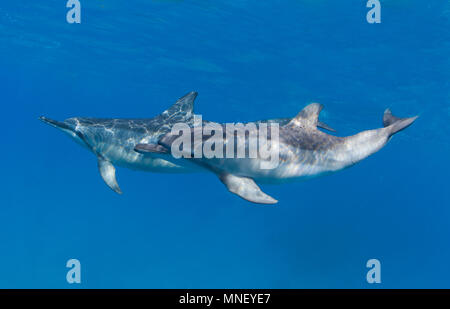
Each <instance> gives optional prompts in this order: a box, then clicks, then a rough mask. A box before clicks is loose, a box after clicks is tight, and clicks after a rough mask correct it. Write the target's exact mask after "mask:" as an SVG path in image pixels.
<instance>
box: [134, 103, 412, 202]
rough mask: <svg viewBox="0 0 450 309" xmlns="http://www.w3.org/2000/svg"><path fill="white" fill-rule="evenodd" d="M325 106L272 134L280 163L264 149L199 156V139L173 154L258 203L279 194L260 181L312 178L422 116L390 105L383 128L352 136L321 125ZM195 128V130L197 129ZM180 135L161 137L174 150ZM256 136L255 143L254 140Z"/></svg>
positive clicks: (144, 149)
mask: <svg viewBox="0 0 450 309" xmlns="http://www.w3.org/2000/svg"><path fill="white" fill-rule="evenodd" d="M322 108H323V106H322V105H321V104H318V103H312V104H310V105H308V106H306V107H305V108H304V109H303V110H302V111H301V112H300V113H299V114H298V115H297V116H296V117H295V118H293V119H292V120H290V121H289V122H288V123H286V124H285V125H283V126H280V127H279V134H278V135H277V138H276V139H275V138H273V136H272V134H268V135H269V142H270V144H271V147H275V148H274V149H276V150H277V151H278V154H279V160H278V164H277V165H276V167H274V168H270V169H262V168H261V163H262V162H263V161H267V160H269V158H262V157H261V156H260V155H259V153H258V156H256V157H254V158H249V157H248V156H247V157H245V158H237V156H235V157H234V158H225V156H224V158H217V157H212V158H211V157H210V158H205V157H204V156H203V157H201V158H195V157H193V156H192V151H190V149H194V147H195V144H192V145H190V146H191V147H189V148H188V150H189V151H186V152H185V153H183V158H180V159H175V158H173V157H172V160H171V161H172V162H173V163H175V164H177V163H178V164H181V163H180V162H181V161H183V160H184V161H187V160H188V161H190V162H194V163H196V164H197V165H199V166H201V167H203V168H206V169H208V170H210V171H212V172H213V173H215V174H217V176H218V177H219V179H220V180H221V181H222V182H223V183H224V184H225V186H226V187H227V188H228V190H229V191H230V192H232V193H234V194H236V195H238V196H240V197H241V198H243V199H245V200H247V201H250V202H254V203H260V204H274V203H277V200H276V199H274V198H272V197H271V196H269V195H267V194H265V193H264V192H262V190H261V189H260V188H259V187H258V185H257V184H256V182H261V183H263V182H266V183H274V182H275V183H276V182H285V181H290V180H299V179H307V178H309V177H315V176H319V175H323V174H327V173H331V172H336V171H339V170H342V169H344V168H347V167H349V166H352V165H354V164H355V163H357V162H359V161H361V160H363V159H364V158H367V157H368V156H370V155H371V154H373V153H375V152H377V151H378V150H380V149H381V148H383V147H384V145H386V143H387V142H388V141H389V139H390V138H391V137H392V135H394V134H395V133H397V132H399V131H401V130H403V129H405V128H406V127H408V126H409V125H411V124H412V123H413V122H414V120H415V119H416V118H417V117H411V118H397V117H395V116H393V115H392V113H391V112H390V110H389V109H387V110H386V111H385V113H384V116H383V127H382V128H379V129H375V130H368V131H363V132H360V133H358V134H356V135H353V136H348V137H338V136H334V135H329V134H327V133H324V132H322V131H320V130H318V129H317V127H318V125H319V124H321V123H320V122H319V120H318V118H319V113H320V111H321V110H322ZM222 127H223V132H225V131H226V128H225V126H224V125H222ZM321 127H322V128H324V127H325V128H328V129H330V128H329V127H328V126H326V125H324V124H321ZM254 130H257V128H255V129H254ZM253 133H254V134H252V132H249V134H248V138H247V137H246V138H245V140H244V141H243V142H244V143H245V147H246V153H248V150H249V145H251V144H252V139H256V138H257V136H258V133H257V132H253ZM190 134H193V129H191V132H190ZM180 136H181V135H174V134H172V133H168V134H166V135H164V136H163V137H162V138H161V139H160V140H159V142H158V143H159V144H160V145H161V146H163V147H164V148H165V151H166V152H169V151H170V150H171V146H172V145H173V143H174V142H175V141H176V140H177V138H179V137H180ZM211 136H213V135H210V136H203V139H202V140H200V143H201V144H203V145H204V143H205V142H206V141H207V140H208V139H209V138H211ZM274 136H275V135H274ZM238 142H239V141H238ZM253 142H254V143H253V145H254V144H255V141H253ZM230 143H233V145H234V143H235V140H234V139H228V138H227V137H226V135H225V134H224V139H223V146H224V152H225V151H226V150H225V149H226V148H227V146H228V145H229V144H230ZM183 147H184V145H183ZM235 148H236V147H234V146H233V148H232V149H234V150H235ZM136 150H137V151H139V152H141V153H143V154H146V153H147V154H151V153H154V149H152V147H148V146H147V145H145V144H139V145H137V146H136ZM182 151H183V150H182Z"/></svg>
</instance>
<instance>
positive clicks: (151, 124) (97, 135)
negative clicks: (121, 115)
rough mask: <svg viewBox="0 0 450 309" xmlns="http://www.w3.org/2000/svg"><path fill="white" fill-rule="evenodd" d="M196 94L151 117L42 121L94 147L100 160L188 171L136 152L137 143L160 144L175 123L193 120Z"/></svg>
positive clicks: (139, 167)
mask: <svg viewBox="0 0 450 309" xmlns="http://www.w3.org/2000/svg"><path fill="white" fill-rule="evenodd" d="M196 96H197V93H195V92H191V93H189V94H187V95H185V96H184V97H182V98H181V99H179V100H178V101H177V102H176V103H175V104H174V105H173V106H172V107H171V108H170V109H168V110H166V111H165V112H163V113H162V114H160V115H158V116H156V117H154V118H149V119H98V118H78V117H77V118H69V119H67V120H65V121H64V122H59V121H55V120H51V119H48V118H45V117H41V120H42V121H44V122H46V123H48V124H50V125H52V126H55V127H57V128H59V129H61V130H63V131H64V132H66V133H68V134H69V135H70V136H71V137H73V138H74V139H75V141H77V142H78V143H79V144H81V145H83V146H85V147H87V148H88V149H89V150H91V151H92V152H93V153H94V154H95V155H96V156H97V157H99V159H103V160H106V161H109V162H111V163H114V164H115V165H119V166H124V167H127V168H131V169H138V170H145V171H152V172H166V173H172V172H175V173H176V172H188V171H190V170H189V169H188V168H187V167H185V166H178V165H175V164H173V163H170V162H168V161H166V160H163V159H160V158H153V157H152V156H143V155H141V154H139V153H137V152H135V151H134V147H135V146H136V144H138V143H142V142H144V143H155V144H156V143H157V141H158V139H159V138H160V137H161V136H163V135H164V134H166V133H168V132H170V129H171V127H172V126H173V124H175V123H178V122H186V123H191V122H192V119H193V112H192V111H193V102H194V99H195V97H196Z"/></svg>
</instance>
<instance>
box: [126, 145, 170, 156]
mask: <svg viewBox="0 0 450 309" xmlns="http://www.w3.org/2000/svg"><path fill="white" fill-rule="evenodd" d="M134 151H136V152H139V153H141V154H146V153H169V149H167V148H166V147H164V146H162V145H158V144H137V145H136V146H135V147H134Z"/></svg>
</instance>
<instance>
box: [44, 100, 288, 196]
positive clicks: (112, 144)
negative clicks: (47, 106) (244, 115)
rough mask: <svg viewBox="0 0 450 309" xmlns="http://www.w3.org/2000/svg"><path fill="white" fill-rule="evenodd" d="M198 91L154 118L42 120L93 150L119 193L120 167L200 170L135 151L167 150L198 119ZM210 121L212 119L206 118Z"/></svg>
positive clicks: (101, 169) (281, 120)
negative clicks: (179, 127) (173, 135)
mask: <svg viewBox="0 0 450 309" xmlns="http://www.w3.org/2000/svg"><path fill="white" fill-rule="evenodd" d="M197 95H198V93H197V92H195V91H192V92H189V93H188V94H186V95H184V96H183V97H181V98H180V99H178V100H177V101H176V102H175V104H173V105H172V106H171V107H170V108H169V109H167V110H166V111H164V112H163V113H161V114H160V115H158V116H156V117H154V118H148V119H99V118H81V117H75V118H69V119H66V120H64V121H56V120H52V119H50V118H47V117H44V116H41V117H40V118H39V119H40V120H42V121H43V122H45V123H46V124H49V125H51V126H53V127H56V128H58V129H60V130H62V131H63V132H65V133H67V134H68V135H69V136H70V137H71V138H73V139H74V140H75V141H76V142H77V143H78V144H80V145H82V146H84V147H85V148H87V149H88V150H90V151H91V152H92V153H94V155H95V156H96V157H97V161H98V169H99V172H100V175H101V177H102V178H103V180H104V181H105V183H106V184H107V185H108V186H109V187H110V188H111V189H112V190H113V191H115V192H116V193H119V194H121V193H122V190H121V189H120V187H119V184H118V182H117V180H116V169H115V165H116V166H121V167H126V168H130V169H134V170H142V171H147V172H161V173H190V172H196V171H197V170H198V169H197V168H195V166H186V165H184V164H181V165H179V164H176V163H173V162H171V161H170V160H167V159H168V158H170V155H167V156H166V157H164V156H159V157H158V156H151V155H150V156H149V155H142V154H141V153H139V152H136V151H135V150H134V148H135V146H136V145H137V144H145V145H147V148H148V149H151V150H152V151H154V152H157V153H160V154H162V153H164V152H163V150H164V147H162V146H161V145H159V144H158V140H159V139H160V138H161V137H162V136H164V134H166V133H168V132H170V130H171V128H172V126H173V125H174V124H176V123H186V124H188V125H190V126H192V125H193V122H194V118H195V115H194V100H195V99H196V97H197ZM289 120H290V118H278V119H272V120H262V121H258V123H264V122H275V123H282V124H285V123H287V122H289ZM203 123H208V121H206V120H205V121H203Z"/></svg>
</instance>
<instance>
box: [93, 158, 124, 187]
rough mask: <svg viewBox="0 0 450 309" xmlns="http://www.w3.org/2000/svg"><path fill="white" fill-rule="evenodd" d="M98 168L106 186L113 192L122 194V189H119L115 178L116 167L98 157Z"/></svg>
mask: <svg viewBox="0 0 450 309" xmlns="http://www.w3.org/2000/svg"><path fill="white" fill-rule="evenodd" d="M98 170H99V171H100V175H101V176H102V178H103V180H104V181H105V183H106V184H107V185H108V187H110V188H111V189H112V190H113V191H114V192H116V193H119V194H122V190H120V188H119V185H118V183H117V180H116V168H115V167H114V165H112V164H111V162H109V161H106V160H105V159H103V158H100V157H99V158H98Z"/></svg>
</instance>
